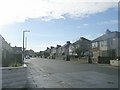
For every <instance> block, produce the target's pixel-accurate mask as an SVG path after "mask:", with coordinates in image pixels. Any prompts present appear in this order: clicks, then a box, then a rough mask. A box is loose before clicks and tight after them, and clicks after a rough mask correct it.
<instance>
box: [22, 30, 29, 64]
mask: <svg viewBox="0 0 120 90" xmlns="http://www.w3.org/2000/svg"><path fill="white" fill-rule="evenodd" d="M25 32H30V31H29V30H25V31H23V61H22V63H23V64H24V56H25V55H24V53H25V48H24V39H25Z"/></svg>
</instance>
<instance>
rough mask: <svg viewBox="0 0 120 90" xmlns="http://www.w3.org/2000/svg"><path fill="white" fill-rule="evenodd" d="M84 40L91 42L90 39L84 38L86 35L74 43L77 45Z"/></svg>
mask: <svg viewBox="0 0 120 90" xmlns="http://www.w3.org/2000/svg"><path fill="white" fill-rule="evenodd" d="M82 40H86V41H88V42H90V40H88V39H86V38H84V37H81V38H80V39H79V40H77V41H76V42H74V43H73V45H76V44H80V43H81V42H82Z"/></svg>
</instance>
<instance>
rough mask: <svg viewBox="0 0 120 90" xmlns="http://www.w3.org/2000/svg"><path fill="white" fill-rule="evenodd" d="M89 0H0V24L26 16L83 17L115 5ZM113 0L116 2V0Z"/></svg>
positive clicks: (48, 17) (18, 20)
mask: <svg viewBox="0 0 120 90" xmlns="http://www.w3.org/2000/svg"><path fill="white" fill-rule="evenodd" d="M89 1H90V2H89ZM89 1H88V0H0V26H1V25H5V24H10V23H13V22H24V21H25V20H27V19H28V18H41V20H45V21H49V20H52V19H65V15H67V16H68V17H70V18H74V17H85V16H88V15H90V14H95V13H98V12H104V11H105V10H107V9H109V8H112V7H115V6H117V3H116V4H115V3H113V2H111V3H105V2H103V0H89ZM96 1H97V2H96ZM101 1H102V2H103V3H102V2H101ZM113 1H114V2H117V1H118V0H113ZM85 2H88V3H85ZM91 2H92V3H91ZM106 2H109V0H106Z"/></svg>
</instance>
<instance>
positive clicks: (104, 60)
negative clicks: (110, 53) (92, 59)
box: [98, 56, 115, 64]
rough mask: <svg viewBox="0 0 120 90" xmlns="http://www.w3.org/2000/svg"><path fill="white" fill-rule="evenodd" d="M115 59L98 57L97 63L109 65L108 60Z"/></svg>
mask: <svg viewBox="0 0 120 90" xmlns="http://www.w3.org/2000/svg"><path fill="white" fill-rule="evenodd" d="M111 59H115V58H114V57H100V56H99V57H98V63H102V64H110V60H111Z"/></svg>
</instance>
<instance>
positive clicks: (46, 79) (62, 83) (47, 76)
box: [27, 58, 118, 88]
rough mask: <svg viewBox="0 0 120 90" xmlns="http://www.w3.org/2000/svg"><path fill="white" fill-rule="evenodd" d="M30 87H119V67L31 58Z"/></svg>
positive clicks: (29, 62)
mask: <svg viewBox="0 0 120 90" xmlns="http://www.w3.org/2000/svg"><path fill="white" fill-rule="evenodd" d="M27 65H28V75H27V76H28V85H27V87H28V88H117V87H118V69H117V67H113V66H110V65H105V64H102V65H100V64H87V63H81V62H78V61H76V62H73V61H72V62H71V61H64V60H50V59H41V58H31V59H28V60H27Z"/></svg>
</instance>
